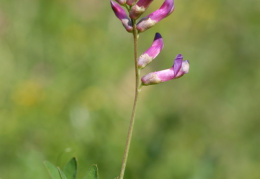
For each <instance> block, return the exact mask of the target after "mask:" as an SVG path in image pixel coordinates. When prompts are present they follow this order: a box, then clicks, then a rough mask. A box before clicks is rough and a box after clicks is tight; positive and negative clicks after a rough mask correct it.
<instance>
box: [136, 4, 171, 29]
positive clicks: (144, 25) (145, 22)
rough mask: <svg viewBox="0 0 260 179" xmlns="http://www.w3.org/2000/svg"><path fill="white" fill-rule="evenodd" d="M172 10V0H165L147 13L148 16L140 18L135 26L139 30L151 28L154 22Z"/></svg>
mask: <svg viewBox="0 0 260 179" xmlns="http://www.w3.org/2000/svg"><path fill="white" fill-rule="evenodd" d="M173 10H174V2H173V0H165V1H164V3H163V4H162V6H161V7H160V8H159V9H157V10H156V11H154V12H153V13H151V14H149V15H148V16H146V17H144V18H142V19H141V20H140V21H139V22H138V23H137V26H136V28H137V29H138V31H139V32H144V31H145V30H147V29H149V28H151V27H152V26H154V25H155V24H156V23H158V22H159V21H161V20H162V19H164V18H165V17H167V16H168V15H170V14H171V13H172V12H173Z"/></svg>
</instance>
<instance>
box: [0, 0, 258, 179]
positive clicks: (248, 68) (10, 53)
mask: <svg viewBox="0 0 260 179" xmlns="http://www.w3.org/2000/svg"><path fill="white" fill-rule="evenodd" d="M162 2H163V0H160V1H154V2H153V4H152V5H151V6H150V8H149V10H148V12H147V13H149V12H152V11H153V10H155V9H157V8H159V7H160V5H161V4H162ZM259 18H260V3H259V1H256V0H249V1H243V0H237V1H234V0H225V1H223V0H212V1H207V0H197V1H191V0H182V1H177V0H176V1H175V12H174V13H173V14H172V15H171V16H169V17H168V18H167V19H165V20H163V21H162V22H160V23H158V24H157V25H156V26H155V27H153V28H152V29H150V30H148V31H147V32H145V33H142V34H141V35H140V38H139V54H141V53H142V52H144V51H145V50H146V49H147V48H148V47H149V46H150V45H151V42H152V40H153V37H154V34H155V32H160V33H161V34H162V36H163V37H164V44H165V46H164V49H163V51H162V52H161V54H160V55H159V56H158V57H157V59H156V60H155V61H154V62H153V63H152V64H151V65H150V66H149V68H147V69H145V70H144V71H143V73H142V74H146V73H148V72H151V71H157V70H161V69H166V68H169V67H170V66H171V65H172V63H173V59H174V58H175V56H176V55H177V54H178V53H182V54H183V56H184V58H185V59H188V60H190V72H189V74H187V75H185V76H184V77H182V78H180V79H178V80H175V81H170V82H166V83H163V84H160V85H156V86H149V87H144V88H143V90H142V93H141V97H140V101H139V104H138V110H137V115H136V117H137V118H136V126H135V130H134V135H133V139H134V140H133V142H132V146H131V150H130V155H129V160H128V164H127V169H126V177H125V178H126V179H139V178H142V179H160V178H163V179H209V178H210V179H245V178H248V179H259V178H260V170H259V167H260V151H259V148H260V70H259V67H260V50H259V47H260V22H259ZM132 46H133V45H132V35H131V34H129V33H127V32H126V31H125V30H124V28H123V27H122V25H121V23H120V21H119V20H118V19H117V18H116V17H115V15H114V13H113V12H112V10H111V7H110V3H109V1H108V0H106V1H104V0H75V1H69V0H0V178H1V179H13V178H28V179H30V178H37V179H46V178H48V174H47V171H46V169H45V168H44V165H43V161H45V160H49V161H51V162H53V163H55V164H56V165H59V166H63V165H64V163H65V162H67V161H68V160H69V159H70V158H71V157H73V156H76V157H77V158H78V160H79V176H83V175H84V173H85V171H86V170H87V168H88V167H90V166H91V164H98V167H99V174H100V178H101V179H102V178H103V179H110V178H111V179H113V178H115V177H116V176H118V175H119V170H120V167H121V160H122V156H123V150H124V146H125V139H126V135H127V130H128V124H129V119H130V114H131V109H132V103H133V97H134V93H133V92H134V67H133V66H134V62H133V47H132Z"/></svg>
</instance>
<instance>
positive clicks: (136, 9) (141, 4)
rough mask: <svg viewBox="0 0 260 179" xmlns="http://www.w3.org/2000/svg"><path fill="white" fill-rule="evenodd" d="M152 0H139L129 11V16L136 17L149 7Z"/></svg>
mask: <svg viewBox="0 0 260 179" xmlns="http://www.w3.org/2000/svg"><path fill="white" fill-rule="evenodd" d="M152 1H153V0H139V1H138V2H137V3H136V4H135V5H134V6H133V7H132V8H131V11H130V17H131V18H132V19H137V18H139V17H140V16H141V15H142V14H143V13H144V11H145V10H146V9H147V8H148V7H149V5H150V4H151V2H152Z"/></svg>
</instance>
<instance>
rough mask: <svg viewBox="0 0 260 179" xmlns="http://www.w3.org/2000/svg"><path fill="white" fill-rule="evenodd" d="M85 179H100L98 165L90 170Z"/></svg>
mask: <svg viewBox="0 0 260 179" xmlns="http://www.w3.org/2000/svg"><path fill="white" fill-rule="evenodd" d="M84 179H98V168H97V165H92V167H91V168H90V169H88V172H87V175H86V176H85V177H84Z"/></svg>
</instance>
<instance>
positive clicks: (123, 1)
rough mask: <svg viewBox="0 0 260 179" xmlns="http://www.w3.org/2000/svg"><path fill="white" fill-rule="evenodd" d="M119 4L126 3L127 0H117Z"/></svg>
mask: <svg viewBox="0 0 260 179" xmlns="http://www.w3.org/2000/svg"><path fill="white" fill-rule="evenodd" d="M116 1H117V2H118V3H119V4H121V5H124V4H125V3H126V0H116Z"/></svg>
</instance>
